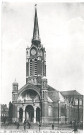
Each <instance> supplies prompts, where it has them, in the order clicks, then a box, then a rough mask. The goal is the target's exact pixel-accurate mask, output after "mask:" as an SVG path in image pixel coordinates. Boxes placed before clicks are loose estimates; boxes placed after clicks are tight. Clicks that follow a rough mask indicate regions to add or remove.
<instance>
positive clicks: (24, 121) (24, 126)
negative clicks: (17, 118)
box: [24, 119, 26, 130]
mask: <svg viewBox="0 0 84 135" xmlns="http://www.w3.org/2000/svg"><path fill="white" fill-rule="evenodd" d="M25 129H26V119H25V120H24V130H25Z"/></svg>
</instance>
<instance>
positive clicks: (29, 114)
mask: <svg viewBox="0 0 84 135" xmlns="http://www.w3.org/2000/svg"><path fill="white" fill-rule="evenodd" d="M25 118H26V120H28V121H31V122H33V119H34V108H33V106H31V105H28V106H26V109H25Z"/></svg>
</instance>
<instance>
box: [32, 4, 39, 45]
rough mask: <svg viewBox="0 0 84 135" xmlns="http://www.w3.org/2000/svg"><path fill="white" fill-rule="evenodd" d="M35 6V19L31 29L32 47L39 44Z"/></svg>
mask: <svg viewBox="0 0 84 135" xmlns="http://www.w3.org/2000/svg"><path fill="white" fill-rule="evenodd" d="M36 6H37V4H35V17H34V29H33V38H32V43H33V44H34V45H38V44H40V37H39V26H38V17H37V8H36Z"/></svg>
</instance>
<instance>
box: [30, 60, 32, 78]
mask: <svg viewBox="0 0 84 135" xmlns="http://www.w3.org/2000/svg"><path fill="white" fill-rule="evenodd" d="M31 75H32V60H30V76H31Z"/></svg>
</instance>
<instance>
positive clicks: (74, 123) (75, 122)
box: [74, 120, 78, 132]
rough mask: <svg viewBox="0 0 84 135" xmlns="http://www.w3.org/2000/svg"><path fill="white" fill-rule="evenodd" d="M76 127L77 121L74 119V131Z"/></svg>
mask: <svg viewBox="0 0 84 135" xmlns="http://www.w3.org/2000/svg"><path fill="white" fill-rule="evenodd" d="M77 128H78V126H77V122H76V120H74V132H77Z"/></svg>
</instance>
